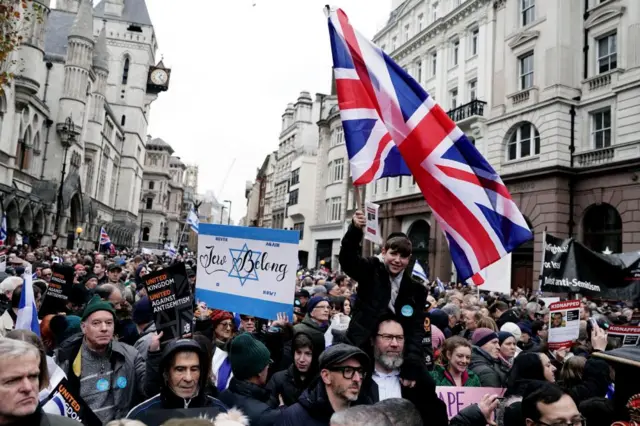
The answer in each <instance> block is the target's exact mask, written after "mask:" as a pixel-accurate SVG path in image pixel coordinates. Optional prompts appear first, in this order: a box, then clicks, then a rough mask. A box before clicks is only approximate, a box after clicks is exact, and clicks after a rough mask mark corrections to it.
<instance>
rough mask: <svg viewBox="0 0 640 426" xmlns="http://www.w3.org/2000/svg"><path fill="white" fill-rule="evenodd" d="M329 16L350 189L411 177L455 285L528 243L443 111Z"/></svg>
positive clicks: (337, 17) (343, 21) (502, 193)
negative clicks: (439, 234) (443, 242)
mask: <svg viewBox="0 0 640 426" xmlns="http://www.w3.org/2000/svg"><path fill="white" fill-rule="evenodd" d="M327 15H328V20H329V35H330V38H331V49H332V53H333V67H334V75H335V78H336V87H337V93H338V104H339V107H340V117H341V119H342V124H343V127H344V132H345V140H346V145H347V151H348V154H349V161H350V164H351V171H352V178H353V181H354V184H356V185H364V184H367V183H369V182H372V181H374V180H376V179H378V178H380V177H384V176H398V175H404V174H412V175H413V176H414V178H415V180H416V183H417V184H418V186H419V187H420V190H421V191H422V194H423V195H424V197H425V199H426V201H427V203H428V204H429V206H430V207H431V211H432V212H433V215H434V217H435V218H436V220H437V221H438V223H439V224H440V226H441V227H442V229H443V230H444V233H445V236H446V237H447V241H448V243H449V250H450V252H451V258H452V260H453V263H454V264H455V267H456V270H457V272H458V277H459V278H458V279H459V280H460V281H464V280H466V279H467V278H469V277H471V276H473V275H474V274H476V273H477V272H479V271H480V270H482V269H484V268H485V267H487V266H489V265H490V264H492V263H493V262H495V261H497V260H498V259H500V258H501V257H503V256H505V255H506V254H507V253H509V252H511V251H513V250H514V249H515V248H516V247H518V246H519V245H520V244H522V243H524V242H525V241H529V240H531V239H532V237H533V235H532V233H531V231H530V230H529V227H528V226H527V223H526V222H525V219H524V217H523V216H522V214H521V213H520V211H519V210H518V207H517V206H516V205H515V203H514V202H513V200H512V199H511V195H510V194H509V191H508V190H507V187H506V186H505V185H504V183H503V182H502V180H501V179H500V176H498V174H497V173H496V172H495V170H493V168H492V167H491V165H490V164H489V163H488V162H487V160H485V159H484V157H482V155H481V154H480V153H479V152H478V150H476V148H475V147H474V146H473V144H472V143H471V142H470V141H469V139H468V138H467V137H466V136H465V134H464V133H463V132H462V131H461V130H460V129H459V128H458V127H457V126H456V124H455V123H454V122H453V121H451V119H450V118H449V117H448V116H447V114H446V113H445V112H444V110H443V109H442V108H440V106H439V105H438V104H436V103H435V101H434V100H433V98H432V97H430V96H429V94H428V93H427V92H426V91H425V90H424V89H423V88H422V87H421V86H420V84H418V83H417V82H416V81H415V80H414V79H413V78H411V76H410V75H409V74H407V73H406V72H405V71H404V70H403V69H402V68H401V67H400V66H399V65H398V64H396V63H395V62H394V61H393V60H392V59H391V58H389V56H387V55H386V54H385V53H384V52H383V51H382V50H381V49H379V48H378V47H377V46H375V45H374V44H373V43H371V42H370V41H369V40H367V39H366V38H364V37H363V36H362V35H361V34H359V33H358V32H356V31H355V29H354V28H353V27H352V26H351V24H350V23H349V20H348V18H347V16H346V15H345V13H344V12H343V11H342V10H341V9H337V10H334V9H331V10H327ZM395 152H398V154H399V155H395ZM401 160H404V161H401ZM405 167H406V169H405Z"/></svg>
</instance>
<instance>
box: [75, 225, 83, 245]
mask: <svg viewBox="0 0 640 426" xmlns="http://www.w3.org/2000/svg"><path fill="white" fill-rule="evenodd" d="M82 231H83V229H82V228H81V227H79V226H78V227H77V228H76V250H78V249H79V248H80V234H82Z"/></svg>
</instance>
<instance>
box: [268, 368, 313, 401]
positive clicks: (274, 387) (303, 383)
mask: <svg viewBox="0 0 640 426" xmlns="http://www.w3.org/2000/svg"><path fill="white" fill-rule="evenodd" d="M312 380H313V377H312V376H308V377H306V378H305V380H302V378H301V377H300V373H298V370H297V369H296V368H295V365H293V364H292V365H290V366H289V368H287V369H286V370H283V371H278V372H277V373H276V374H274V375H273V377H271V380H269V384H267V389H268V390H269V393H270V394H271V398H270V399H269V405H270V406H272V407H277V406H279V405H280V397H282V402H284V405H286V406H287V407H288V406H290V405H293V404H295V403H296V402H298V398H300V395H302V392H303V391H304V390H305V389H306V388H307V387H308V386H309V383H310V382H311V381H312Z"/></svg>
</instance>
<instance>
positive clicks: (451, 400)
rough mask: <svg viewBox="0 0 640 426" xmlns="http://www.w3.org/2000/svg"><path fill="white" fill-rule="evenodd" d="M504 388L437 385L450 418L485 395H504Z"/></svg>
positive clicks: (437, 391) (439, 395) (437, 390)
mask: <svg viewBox="0 0 640 426" xmlns="http://www.w3.org/2000/svg"><path fill="white" fill-rule="evenodd" d="M504 391H505V390H504V389H503V388H466V387H457V386H436V393H437V394H438V398H440V399H441V400H442V401H444V403H445V404H446V406H447V415H448V416H449V420H451V419H452V418H453V417H455V416H456V415H457V414H458V413H459V412H460V410H462V409H463V408H466V407H468V406H470V405H472V404H477V403H479V402H480V401H481V400H482V397H483V396H484V395H498V396H502V394H503V393H504Z"/></svg>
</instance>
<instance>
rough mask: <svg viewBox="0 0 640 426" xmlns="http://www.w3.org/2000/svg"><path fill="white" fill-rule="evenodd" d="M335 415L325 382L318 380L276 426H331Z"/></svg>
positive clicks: (287, 410)
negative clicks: (332, 417) (330, 423)
mask: <svg viewBox="0 0 640 426" xmlns="http://www.w3.org/2000/svg"><path fill="white" fill-rule="evenodd" d="M333 413H334V411H333V407H332V406H331V403H330V402H329V397H328V396H327V391H326V389H325V387H324V382H323V381H322V380H320V379H316V380H314V382H313V383H312V384H311V386H310V387H309V389H307V390H305V391H304V392H302V395H300V398H298V402H297V403H295V404H293V405H292V406H290V407H287V408H286V409H285V410H284V411H283V412H282V415H281V416H280V418H279V419H278V421H277V422H276V423H275V424H276V426H299V425H304V426H329V422H330V420H331V416H332V415H333Z"/></svg>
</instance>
